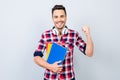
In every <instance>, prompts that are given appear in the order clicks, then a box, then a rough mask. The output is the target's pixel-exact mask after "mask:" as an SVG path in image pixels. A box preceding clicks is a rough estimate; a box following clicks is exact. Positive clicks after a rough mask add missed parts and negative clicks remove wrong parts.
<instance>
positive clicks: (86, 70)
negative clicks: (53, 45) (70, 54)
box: [0, 0, 120, 80]
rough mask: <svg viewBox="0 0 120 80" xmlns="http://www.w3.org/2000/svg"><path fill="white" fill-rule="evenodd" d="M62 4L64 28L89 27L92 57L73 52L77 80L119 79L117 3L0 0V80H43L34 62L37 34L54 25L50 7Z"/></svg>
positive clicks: (119, 15)
mask: <svg viewBox="0 0 120 80" xmlns="http://www.w3.org/2000/svg"><path fill="white" fill-rule="evenodd" d="M55 4H63V5H64V6H65V7H66V10H67V15H68V19H67V23H66V25H67V26H68V27H69V28H71V29H74V30H77V31H79V32H80V34H81V36H82V37H83V39H84V40H85V41H86V38H85V35H84V33H83V32H82V30H81V27H82V26H83V25H90V26H91V27H90V29H91V35H92V38H93V41H94V47H95V50H94V56H93V57H92V58H89V57H87V56H85V55H83V54H82V53H81V52H80V51H79V50H78V48H77V47H75V50H74V52H75V53H74V69H75V73H76V80H120V76H119V74H120V69H119V68H120V62H119V57H120V49H119V48H120V47H119V45H120V35H119V34H120V31H119V30H120V0H0V80H43V75H44V69H43V68H41V67H39V66H37V65H36V64H35V63H34V62H33V53H34V51H35V49H36V48H37V46H38V41H39V39H40V35H41V34H42V32H44V31H45V30H48V29H51V28H52V26H53V22H52V19H51V18H52V17H51V8H52V7H53V6H54V5H55Z"/></svg>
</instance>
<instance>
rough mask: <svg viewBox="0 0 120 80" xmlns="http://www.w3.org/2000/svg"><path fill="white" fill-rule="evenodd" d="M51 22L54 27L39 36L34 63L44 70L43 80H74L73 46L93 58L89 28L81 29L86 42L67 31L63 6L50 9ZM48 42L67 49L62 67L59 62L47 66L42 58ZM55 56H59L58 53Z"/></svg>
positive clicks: (70, 30) (76, 33)
mask: <svg viewBox="0 0 120 80" xmlns="http://www.w3.org/2000/svg"><path fill="white" fill-rule="evenodd" d="M52 20H53V22H54V27H53V28H52V29H50V30H48V31H45V32H44V33H43V34H42V35H41V38H40V41H39V46H38V48H37V49H36V51H35V52H34V61H35V63H36V64H37V65H39V66H41V67H43V68H46V71H45V74H44V80H75V73H74V66H73V54H74V53H73V52H74V46H75V45H76V46H77V47H78V48H79V50H80V51H81V52H82V53H83V54H85V55H86V56H89V57H91V56H93V49H94V47H93V41H92V39H91V35H90V28H89V27H87V26H84V27H82V31H83V32H84V33H85V36H86V39H87V42H85V41H84V40H83V39H82V37H81V36H80V35H79V34H78V32H77V31H75V30H72V29H69V28H68V27H67V26H66V25H65V24H66V20H67V13H66V9H65V7H64V6H63V5H55V6H54V7H53V8H52ZM48 42H55V43H59V44H62V45H63V46H64V47H66V48H67V55H66V57H65V60H64V61H63V64H62V65H58V64H59V63H60V62H59V61H58V62H55V63H53V64H49V63H47V62H46V61H45V60H44V59H43V58H42V57H43V55H44V53H45V52H44V51H45V50H46V43H48ZM56 54H60V52H58V53H56Z"/></svg>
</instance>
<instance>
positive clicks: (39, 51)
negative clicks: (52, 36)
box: [34, 34, 46, 57]
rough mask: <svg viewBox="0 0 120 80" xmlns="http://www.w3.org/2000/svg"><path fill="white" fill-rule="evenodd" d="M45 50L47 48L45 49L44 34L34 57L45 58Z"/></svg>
mask: <svg viewBox="0 0 120 80" xmlns="http://www.w3.org/2000/svg"><path fill="white" fill-rule="evenodd" d="M45 49H46V47H45V37H44V34H42V36H41V38H40V41H39V45H38V48H37V49H36V50H35V52H34V57H35V56H40V57H43V53H44V51H45Z"/></svg>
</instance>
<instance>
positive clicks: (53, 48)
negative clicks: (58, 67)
mask: <svg viewBox="0 0 120 80" xmlns="http://www.w3.org/2000/svg"><path fill="white" fill-rule="evenodd" d="M46 50H47V53H46V60H47V62H48V63H49V64H53V63H54V62H56V61H61V62H60V63H59V64H62V63H63V61H64V59H65V56H66V54H67V48H65V47H63V46H61V45H59V44H57V43H54V42H53V43H47V45H46Z"/></svg>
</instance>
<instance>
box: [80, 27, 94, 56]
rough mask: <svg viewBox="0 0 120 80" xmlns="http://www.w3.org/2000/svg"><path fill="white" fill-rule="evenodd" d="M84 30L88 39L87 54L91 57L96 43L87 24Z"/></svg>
mask: <svg viewBox="0 0 120 80" xmlns="http://www.w3.org/2000/svg"><path fill="white" fill-rule="evenodd" d="M82 31H83V32H84V33H85V35H86V39H87V42H86V50H85V54H86V55H87V56H89V57H92V56H93V51H94V45H93V41H92V38H91V35H90V28H89V27H87V26H84V27H83V28H82Z"/></svg>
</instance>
